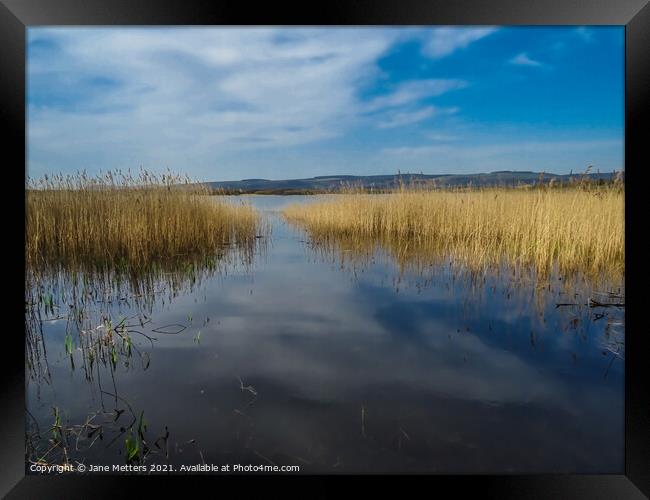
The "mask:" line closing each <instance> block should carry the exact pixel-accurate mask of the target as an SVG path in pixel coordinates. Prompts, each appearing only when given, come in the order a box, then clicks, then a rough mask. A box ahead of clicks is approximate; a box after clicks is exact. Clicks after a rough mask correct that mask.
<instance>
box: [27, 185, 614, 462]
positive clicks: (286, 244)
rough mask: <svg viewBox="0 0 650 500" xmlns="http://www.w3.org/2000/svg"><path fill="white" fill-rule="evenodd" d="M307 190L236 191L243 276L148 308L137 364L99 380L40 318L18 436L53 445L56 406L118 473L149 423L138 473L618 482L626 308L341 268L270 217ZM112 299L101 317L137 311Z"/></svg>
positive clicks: (76, 456) (376, 263) (519, 289)
mask: <svg viewBox="0 0 650 500" xmlns="http://www.w3.org/2000/svg"><path fill="white" fill-rule="evenodd" d="M312 199H313V198H309V197H305V198H303V197H296V196H292V197H275V196H266V197H242V198H231V199H230V201H231V202H234V203H239V202H242V200H245V201H246V202H250V203H253V204H254V205H255V206H256V207H258V208H260V209H261V210H263V211H264V212H265V214H266V215H267V216H268V218H269V220H270V222H271V224H272V234H271V235H270V237H269V238H268V241H266V244H265V245H264V248H260V251H259V252H258V253H257V255H256V258H255V260H254V262H253V263H252V265H251V266H248V267H247V266H232V267H231V268H229V269H227V272H226V273H217V274H215V275H213V276H211V277H207V278H205V279H203V281H202V282H200V283H197V284H196V285H195V286H194V287H189V286H188V287H187V288H186V289H181V290H180V291H179V293H178V294H177V296H175V297H171V298H170V297H169V296H163V297H162V298H159V299H156V301H155V302H154V304H153V308H152V310H151V314H148V317H149V318H150V319H151V322H150V323H146V324H144V325H143V326H142V327H140V328H139V330H141V331H142V332H143V333H146V334H147V335H149V336H151V337H154V338H155V340H152V341H151V342H150V341H149V340H147V339H146V338H145V337H143V336H142V335H133V336H132V338H133V345H134V348H136V349H137V350H138V352H139V354H138V355H137V356H133V357H131V358H126V359H125V358H123V357H120V358H119V359H117V362H116V363H115V368H114V369H112V365H111V363H108V364H106V365H101V364H99V363H96V365H95V369H94V372H93V373H96V374H95V375H94V376H93V378H92V380H88V379H87V377H86V375H85V373H86V372H85V370H84V368H83V359H82V357H83V353H82V352H81V351H80V350H79V349H76V348H75V350H74V352H73V353H72V361H71V359H70V358H71V356H70V355H69V354H67V353H66V347H65V345H66V321H65V320H63V319H61V320H54V321H45V322H44V323H43V337H42V338H43V340H44V346H43V347H44V348H45V353H46V356H47V365H46V368H47V369H48V370H49V377H46V378H45V379H39V378H38V377H32V378H31V380H30V381H29V382H28V386H27V400H28V432H32V433H34V432H35V431H34V429H36V428H37V429H39V430H40V434H41V436H45V438H44V439H46V438H47V435H48V430H49V429H50V427H51V426H52V425H53V422H54V421H55V417H54V414H53V407H56V408H58V410H59V413H60V416H61V421H62V425H69V426H70V427H71V428H75V429H77V430H76V433H77V434H78V435H79V439H78V440H76V438H75V437H74V436H75V434H72V435H71V436H69V437H68V441H69V443H68V451H67V452H68V455H69V458H70V460H72V461H73V463H74V462H76V461H83V462H85V463H86V464H87V465H88V464H113V463H120V464H123V463H125V460H126V458H125V436H126V435H127V432H128V429H129V427H128V426H129V424H132V422H133V420H134V419H138V420H139V418H140V416H141V415H142V416H143V420H144V422H146V430H144V427H143V436H145V443H146V445H147V446H148V447H149V448H150V449H151V453H150V454H149V455H148V456H147V459H146V463H161V464H166V463H171V464H174V465H177V466H178V465H180V464H188V465H189V464H201V463H203V462H205V463H208V464H236V463H239V464H264V465H266V464H269V463H273V464H277V465H299V466H300V467H301V472H304V473H349V472H361V473H366V472H370V473H375V472H377V473H378V472H405V471H408V472H433V473H531V472H534V473H544V472H584V473H591V472H593V473H595V472H598V473H603V472H610V473H621V472H622V471H623V466H624V462H623V458H624V449H623V436H624V432H623V431H624V428H623V424H624V390H623V389H624V376H623V374H624V361H623V357H624V354H623V350H622V349H623V346H622V342H623V329H624V325H623V323H624V320H623V311H622V310H620V309H617V308H593V309H592V308H588V307H575V306H562V307H556V304H557V303H559V302H576V303H584V302H585V301H586V298H587V296H586V295H579V296H578V297H574V296H567V295H566V294H564V295H561V294H559V292H558V289H557V288H556V287H554V286H551V289H550V290H548V289H541V290H537V291H535V288H534V285H533V284H531V283H528V284H526V283H524V284H521V283H520V284H513V283H512V281H511V280H509V279H508V278H507V277H504V276H500V277H499V276H494V277H488V279H487V280H486V282H485V283H484V284H481V286H472V285H471V284H470V283H469V282H468V281H467V280H465V279H463V278H462V277H458V276H457V275H455V274H454V273H453V272H451V271H450V270H449V269H444V268H442V269H433V268H432V269H431V272H430V273H429V274H428V275H422V274H421V273H409V272H408V271H405V272H402V273H400V271H399V269H398V267H397V266H396V265H395V263H393V262H391V260H390V259H389V258H387V257H384V256H382V255H381V254H377V255H375V256H372V259H369V260H368V261H366V262H357V263H356V264H349V260H346V256H345V252H342V253H341V254H339V255H335V254H332V255H329V254H322V253H320V252H318V251H314V250H313V249H312V247H311V245H310V244H309V241H308V237H307V236H306V235H305V234H304V233H303V232H301V231H300V230H298V229H295V228H292V227H291V226H288V225H287V224H286V223H285V222H284V221H283V219H282V217H281V216H280V214H279V212H278V211H279V210H280V209H281V208H282V206H284V205H285V204H287V203H297V202H306V203H308V202H309V201H310V200H312ZM591 292H593V290H592V291H591ZM111 307H112V309H111V314H112V315H113V318H115V319H114V323H117V322H118V320H117V318H118V317H119V316H120V315H122V316H126V317H128V316H130V315H133V314H135V313H136V312H137V311H134V310H133V309H134V307H133V306H132V305H130V303H129V302H128V301H119V303H117V304H116V305H114V306H111ZM52 317H57V316H56V314H54V315H52ZM171 324H179V325H182V326H185V327H186V328H185V329H184V330H183V331H181V332H180V333H177V334H170V333H169V332H170V331H172V330H174V328H172V327H169V326H168V325H171ZM161 327H163V331H167V332H168V333H166V334H165V333H156V332H153V330H154V329H160V328H161ZM178 329H180V327H178ZM199 331H200V334H199ZM77 336H78V333H75V336H74V339H73V341H74V345H75V346H77V345H78V344H79V342H80V340H79V339H78V337H77ZM152 343H153V347H152ZM615 352H618V354H615ZM73 363H74V365H73ZM92 415H95V416H94V417H92V419H91V420H90V421H89V424H90V425H89V426H85V427H83V424H84V423H85V422H86V421H87V419H89V418H90V417H91V416H92ZM36 424H38V425H37V426H36ZM95 425H96V426H98V427H97V428H96V430H95V432H92V429H95V427H91V426H95ZM137 425H138V424H136V427H137ZM75 426H77V427H75ZM136 427H131V429H132V430H133V432H134V433H135V432H136V431H135V429H136ZM100 431H101V432H100ZM167 432H168V435H167ZM100 434H101V439H98V437H99V435H100ZM165 436H168V437H167V439H166V440H165V439H164V437H165ZM159 438H160V439H159ZM93 440H94V441H93ZM156 443H157V446H156ZM91 444H92V445H91ZM40 446H41V452H40V454H43V453H44V452H45V451H47V449H48V445H47V442H46V441H42V442H41V444H40ZM52 457H53V455H52ZM48 458H51V457H46V458H45V460H47V459H48Z"/></svg>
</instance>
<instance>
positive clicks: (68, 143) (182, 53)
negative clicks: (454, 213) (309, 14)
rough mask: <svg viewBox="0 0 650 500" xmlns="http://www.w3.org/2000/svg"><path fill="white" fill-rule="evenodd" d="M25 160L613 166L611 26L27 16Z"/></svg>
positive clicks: (256, 172) (232, 168)
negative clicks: (37, 21) (56, 24)
mask: <svg viewBox="0 0 650 500" xmlns="http://www.w3.org/2000/svg"><path fill="white" fill-rule="evenodd" d="M27 63H28V66H27V67H28V69H27V71H28V89H27V105H28V106H27V110H28V117H27V118H28V132H27V133H28V174H29V175H30V177H40V176H41V175H43V174H46V173H58V172H64V173H67V172H74V171H76V170H82V169H86V170H87V171H88V172H90V173H95V172H99V171H100V170H103V171H106V170H108V169H112V168H123V169H125V168H133V169H135V168H138V167H139V166H141V165H142V166H144V167H146V168H148V169H150V170H154V171H162V170H165V169H166V168H171V169H172V170H175V171H178V172H182V173H188V174H189V175H190V176H192V177H193V178H195V179H199V180H237V179H243V178H268V179H282V178H296V177H311V176H315V175H334V174H357V175H365V174H393V173H396V172H397V171H398V170H400V171H401V172H424V173H474V172H490V171H495V170H535V171H542V170H543V171H546V172H555V173H568V172H569V171H570V170H573V171H574V172H575V171H582V170H584V169H585V168H586V167H587V166H588V165H593V166H594V169H600V170H601V171H611V170H613V169H621V168H623V145H624V142H623V141H624V137H623V135H624V128H623V127H624V31H623V28H622V27H575V26H569V27H548V28H544V27H488V26H476V27H409V28H339V29H324V28H323V29H319V28H313V29H302V28H264V29H252V28H241V29H239V28H238V29H235V28H193V27H189V28H164V29H162V28H161V29H158V28H106V29H104V28H29V29H28V61H27Z"/></svg>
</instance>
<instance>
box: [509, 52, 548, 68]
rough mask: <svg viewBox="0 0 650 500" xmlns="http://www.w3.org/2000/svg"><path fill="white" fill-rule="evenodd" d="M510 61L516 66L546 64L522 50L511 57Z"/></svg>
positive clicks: (539, 65)
mask: <svg viewBox="0 0 650 500" xmlns="http://www.w3.org/2000/svg"><path fill="white" fill-rule="evenodd" d="M509 62H510V64H515V65H516V66H534V67H541V66H544V64H543V63H541V62H539V61H536V60H534V59H531V58H530V57H529V56H528V54H526V53H525V52H521V53H520V54H517V55H516V56H515V57H513V58H512V59H510V61H509Z"/></svg>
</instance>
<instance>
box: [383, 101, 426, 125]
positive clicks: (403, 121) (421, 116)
mask: <svg viewBox="0 0 650 500" xmlns="http://www.w3.org/2000/svg"><path fill="white" fill-rule="evenodd" d="M436 111H437V109H436V108H435V107H434V106H427V107H425V108H422V109H419V110H417V111H402V112H398V113H393V114H392V115H391V116H390V117H388V118H387V119H386V120H384V121H381V122H379V124H378V125H377V126H378V127H379V128H395V127H401V126H404V125H410V124H412V123H417V122H420V121H422V120H426V119H427V118H430V117H432V116H433V115H434V114H435V113H436Z"/></svg>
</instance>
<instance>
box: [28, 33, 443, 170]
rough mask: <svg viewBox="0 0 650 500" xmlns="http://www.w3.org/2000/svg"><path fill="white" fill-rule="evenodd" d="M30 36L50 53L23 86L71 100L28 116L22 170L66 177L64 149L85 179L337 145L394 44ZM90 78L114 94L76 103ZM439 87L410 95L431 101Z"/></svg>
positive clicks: (260, 36)
mask: <svg viewBox="0 0 650 500" xmlns="http://www.w3.org/2000/svg"><path fill="white" fill-rule="evenodd" d="M30 33H31V34H32V36H33V37H38V36H41V37H42V36H44V35H45V36H47V38H49V39H51V40H53V41H54V42H55V43H56V44H57V45H58V51H57V53H55V54H54V55H53V56H48V57H47V58H45V57H43V56H41V57H40V58H38V57H35V58H30V60H29V74H30V77H31V78H42V79H44V78H50V79H52V82H54V83H56V86H57V87H59V88H67V89H70V92H72V93H73V95H74V96H75V99H78V100H79V103H78V104H77V105H76V106H75V107H74V108H73V109H70V108H67V107H65V106H56V105H48V106H44V105H33V106H31V108H30V109H29V117H28V118H29V119H28V127H29V131H28V134H29V136H28V140H29V147H30V165H38V164H44V163H49V164H51V165H53V166H54V167H58V168H69V166H70V165H69V161H68V160H69V158H70V156H71V155H70V154H69V153H70V151H71V150H74V156H75V158H77V159H78V158H84V160H83V161H84V162H85V163H84V164H83V165H80V166H82V167H86V166H87V167H90V168H92V167H93V166H95V165H97V166H102V165H103V166H107V165H106V164H107V163H110V164H109V165H108V166H110V167H115V166H126V165H138V164H140V163H145V164H149V165H156V166H158V165H169V164H172V165H176V166H184V164H186V163H187V161H188V160H190V159H191V160H190V161H192V162H194V163H202V164H205V165H209V164H214V161H215V158H216V157H217V156H218V155H219V154H220V153H222V152H223V151H225V150H231V151H236V150H237V149H238V148H241V145H242V143H245V145H246V149H250V148H253V147H260V146H274V147H286V146H291V145H296V144H305V143H309V142H311V141H315V140H319V139H323V138H327V137H332V136H335V135H337V134H342V133H344V132H345V130H346V129H347V128H348V127H349V126H351V125H352V124H354V123H355V121H356V120H357V119H358V115H359V113H360V111H362V103H361V102H360V101H359V98H358V95H357V94H358V89H359V87H360V86H362V85H363V84H364V83H367V82H368V81H370V80H372V79H373V78H375V77H376V76H377V74H378V73H379V70H378V69H377V68H376V61H377V59H378V58H379V57H380V56H381V55H382V54H383V53H384V52H385V51H386V50H387V49H388V48H389V47H390V46H391V44H392V43H393V42H394V41H395V39H396V38H397V37H398V35H399V32H398V31H397V30H390V29H388V30H382V29H368V30H349V29H327V30H321V29H291V30H287V29H266V28H265V29H249V28H246V29H230V28H226V29H214V28H189V29H183V28H181V29H171V30H169V29H166V30H161V29H128V28H127V29H98V28H73V29H68V28H66V29H56V28H51V29H38V30H30ZM97 75H100V76H101V77H102V78H105V79H108V80H110V81H111V82H115V85H113V86H108V87H107V88H106V89H101V90H99V91H94V92H92V93H89V95H88V96H87V98H85V99H80V98H79V96H81V95H83V92H82V90H83V89H84V88H85V87H84V86H87V85H88V83H87V81H88V80H89V79H92V78H94V77H96V76H97ZM445 85H451V84H445V83H444V82H442V83H437V84H431V83H430V82H429V83H425V84H423V85H421V88H420V87H417V85H416V86H415V87H414V88H413V89H411V92H414V93H416V94H417V93H418V92H420V94H422V93H423V92H425V90H428V92H430V93H432V94H435V93H436V92H441V91H442V90H443V88H444V87H445ZM427 86H428V88H427V89H425V87H427ZM52 87H54V86H52ZM407 90H408V89H407ZM403 92H404V90H403ZM402 98H404V97H398V98H397V100H399V99H402ZM108 158H110V162H109V160H108ZM78 166H79V165H78Z"/></svg>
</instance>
